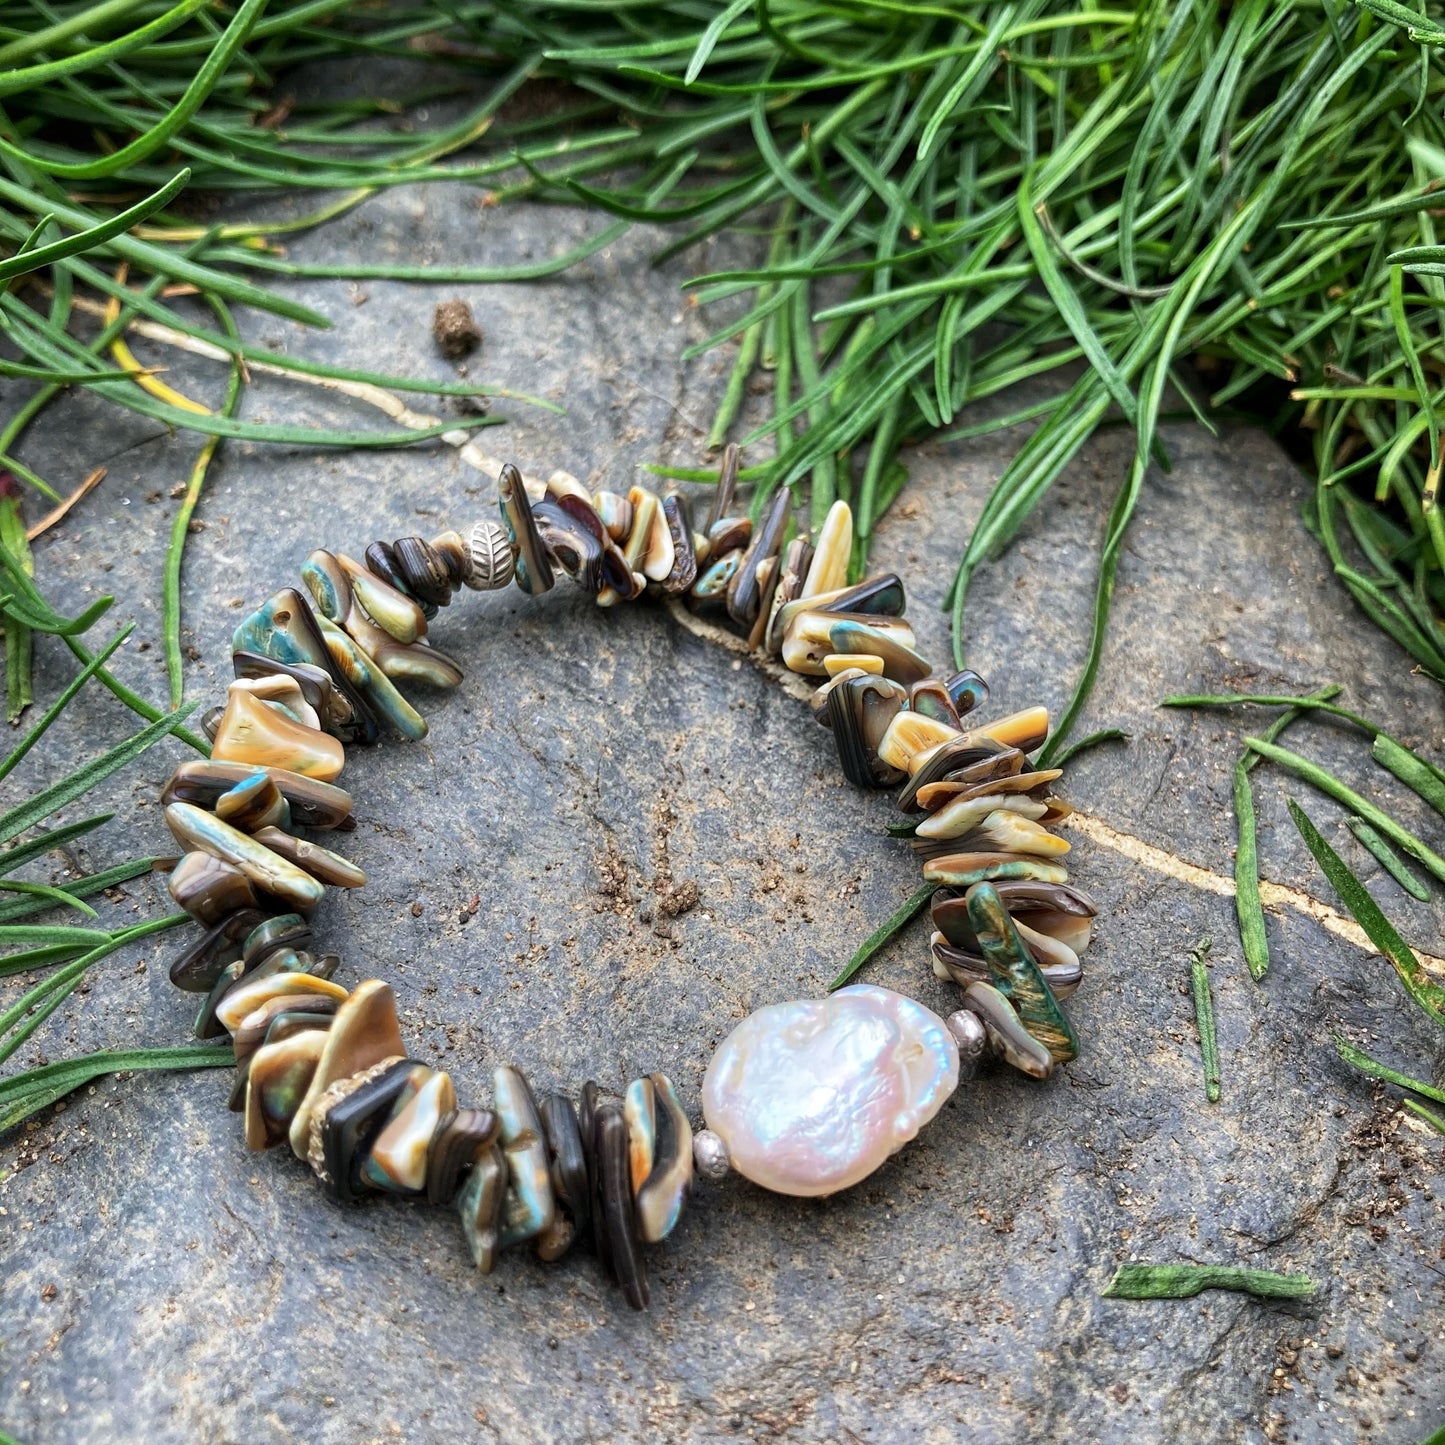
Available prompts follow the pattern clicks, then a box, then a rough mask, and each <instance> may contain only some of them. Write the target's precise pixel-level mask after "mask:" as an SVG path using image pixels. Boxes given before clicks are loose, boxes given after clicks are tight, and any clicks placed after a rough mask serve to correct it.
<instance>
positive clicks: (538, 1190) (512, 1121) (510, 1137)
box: [492, 1066, 557, 1249]
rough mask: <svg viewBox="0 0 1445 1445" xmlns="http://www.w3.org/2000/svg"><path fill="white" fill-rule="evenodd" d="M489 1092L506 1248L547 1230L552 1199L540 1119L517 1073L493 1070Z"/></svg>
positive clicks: (553, 1209)
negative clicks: (503, 1176)
mask: <svg viewBox="0 0 1445 1445" xmlns="http://www.w3.org/2000/svg"><path fill="white" fill-rule="evenodd" d="M492 1093H493V1098H494V1106H495V1108H496V1111H497V1117H498V1119H500V1120H501V1124H502V1153H503V1154H504V1155H505V1157H506V1160H507V1172H508V1175H509V1183H508V1186H507V1198H506V1204H505V1207H504V1209H503V1212H502V1232H501V1247H502V1248H503V1249H506V1248H507V1246H508V1245H512V1244H519V1243H521V1242H522V1241H523V1240H526V1239H534V1238H536V1236H537V1235H539V1234H542V1233H543V1232H544V1231H545V1230H547V1229H548V1228H549V1227H550V1226H551V1224H552V1221H553V1220H554V1219H555V1218H556V1214H557V1199H556V1196H555V1195H554V1194H553V1192H552V1175H551V1167H550V1164H551V1161H550V1160H549V1159H548V1157H547V1138H546V1134H545V1132H544V1130H543V1128H542V1117H541V1115H540V1114H539V1113H538V1111H537V1101H536V1100H535V1099H534V1098H533V1097H532V1090H531V1089H530V1088H529V1087H528V1085H527V1080H526V1078H525V1077H524V1076H523V1074H522V1071H521V1070H520V1069H516V1068H512V1067H510V1066H504V1067H502V1068H499V1069H497V1070H496V1071H495V1072H494V1073H493V1075H492Z"/></svg>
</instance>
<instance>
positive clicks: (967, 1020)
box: [948, 1008, 988, 1081]
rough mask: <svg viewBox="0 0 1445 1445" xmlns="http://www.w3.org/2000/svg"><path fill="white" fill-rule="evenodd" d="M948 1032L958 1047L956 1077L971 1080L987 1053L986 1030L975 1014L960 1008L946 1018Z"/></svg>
mask: <svg viewBox="0 0 1445 1445" xmlns="http://www.w3.org/2000/svg"><path fill="white" fill-rule="evenodd" d="M948 1031H949V1033H950V1034H952V1035H953V1040H954V1042H955V1043H956V1044H957V1045H958V1077H959V1080H960V1081H962V1080H964V1079H971V1078H973V1076H974V1075H975V1074H976V1073H977V1072H978V1066H979V1063H980V1061H981V1060H982V1059H983V1056H984V1054H985V1053H987V1052H988V1030H987V1029H986V1028H985V1027H984V1024H983V1020H982V1019H981V1018H979V1016H978V1015H977V1014H976V1013H972V1012H970V1011H969V1010H968V1009H966V1008H961V1009H959V1010H958V1012H957V1013H951V1014H949V1016H948Z"/></svg>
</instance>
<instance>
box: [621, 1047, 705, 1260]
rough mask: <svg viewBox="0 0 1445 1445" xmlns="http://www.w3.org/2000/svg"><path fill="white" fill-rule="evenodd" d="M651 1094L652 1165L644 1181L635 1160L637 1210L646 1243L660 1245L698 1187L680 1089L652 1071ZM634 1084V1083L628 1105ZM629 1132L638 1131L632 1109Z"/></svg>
mask: <svg viewBox="0 0 1445 1445" xmlns="http://www.w3.org/2000/svg"><path fill="white" fill-rule="evenodd" d="M636 1082H638V1083H646V1084H647V1086H648V1089H647V1093H646V1095H645V1096H644V1098H645V1107H646V1108H647V1113H648V1120H647V1127H648V1130H649V1140H648V1142H649V1145H650V1148H649V1151H648V1154H649V1158H648V1169H647V1171H646V1173H644V1174H643V1175H642V1177H641V1179H640V1180H639V1179H638V1176H637V1171H636V1161H637V1154H636V1152H635V1151H634V1152H633V1153H632V1155H631V1162H632V1164H633V1181H632V1192H633V1196H634V1199H635V1202H636V1208H637V1232H638V1234H639V1235H640V1236H641V1237H642V1240H643V1242H644V1243H645V1244H657V1243H658V1242H660V1241H661V1240H664V1239H666V1238H667V1236H668V1235H669V1234H671V1233H672V1231H673V1229H674V1228H675V1227H676V1225H677V1222H678V1220H679V1219H681V1218H682V1210H683V1206H684V1205H685V1204H686V1202H687V1196H688V1194H689V1192H690V1191H691V1189H692V1165H693V1159H692V1125H691V1124H690V1123H689V1122H688V1118H687V1113H686V1111H685V1110H684V1109H683V1107H682V1102H681V1100H679V1099H678V1097H677V1090H676V1089H674V1088H673V1086H672V1082H671V1080H670V1079H668V1077H667V1076H666V1075H665V1074H649V1075H648V1077H647V1078H646V1079H645V1080H638V1081H636ZM632 1090H633V1086H631V1085H629V1086H628V1091H627V1098H628V1104H629V1105H630V1104H631V1101H632ZM625 1112H626V1114H627V1124H628V1131H629V1133H631V1130H632V1118H631V1112H630V1109H629V1110H626V1111H625Z"/></svg>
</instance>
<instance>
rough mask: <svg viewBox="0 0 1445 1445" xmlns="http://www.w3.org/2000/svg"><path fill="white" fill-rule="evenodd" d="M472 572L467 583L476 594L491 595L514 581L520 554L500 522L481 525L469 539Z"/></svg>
mask: <svg viewBox="0 0 1445 1445" xmlns="http://www.w3.org/2000/svg"><path fill="white" fill-rule="evenodd" d="M467 557H468V560H469V561H470V563H471V571H470V572H469V573H468V574H467V577H466V579H465V580H466V584H467V586H468V587H470V588H472V589H473V590H474V591H476V592H491V591H494V590H495V589H496V588H498V587H505V586H506V585H507V583H508V582H510V581H511V580H512V569H513V567H514V565H515V561H516V552H515V551H514V549H513V547H512V543H511V540H510V539H509V538H508V536H507V529H506V528H505V527H503V526H502V525H501V523H499V522H478V523H477V524H476V526H475V527H473V528H472V530H471V533H470V534H469V535H468V537H467Z"/></svg>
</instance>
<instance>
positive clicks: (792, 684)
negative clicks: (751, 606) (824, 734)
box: [667, 597, 1445, 978]
mask: <svg viewBox="0 0 1445 1445" xmlns="http://www.w3.org/2000/svg"><path fill="white" fill-rule="evenodd" d="M667 610H668V612H669V613H670V614H671V616H672V618H673V620H674V621H675V622H677V623H678V624H679V625H680V626H681V627H683V628H685V629H686V630H687V631H688V632H690V633H692V634H693V636H694V637H701V638H703V639H704V640H705V641H707V642H712V643H716V644H717V645H718V646H719V647H722V648H725V649H726V650H727V651H728V652H733V653H736V654H737V655H738V656H740V657H746V658H748V660H749V661H751V662H752V663H753V664H754V665H755V666H756V667H757V668H758V669H759V670H760V671H761V672H763V673H765V674H766V675H767V676H768V677H770V678H772V679H773V681H774V682H776V683H777V684H778V685H779V686H780V687H781V688H782V689H783V691H784V692H786V693H787V694H788V695H789V696H790V697H795V698H797V699H798V700H799V701H800V702H807V701H809V700H810V699H811V697H812V695H813V691H814V686H815V685H814V684H810V683H809V682H808V680H807V679H806V678H803V677H800V676H798V674H797V673H795V672H790V671H789V670H788V669H787V668H786V667H784V666H783V664H782V663H780V662H775V661H774V660H773V659H772V658H770V657H763V656H761V655H760V654H759V653H757V652H755V651H753V650H752V649H750V648H749V647H748V645H747V642H746V641H745V640H744V639H743V638H741V637H738V636H736V635H735V634H734V633H731V632H729V631H728V630H727V629H726V628H724V627H719V626H718V625H717V624H716V623H712V622H708V621H707V620H706V619H704V618H701V617H696V616H694V615H693V614H692V613H691V612H689V611H688V610H687V609H686V608H685V607H684V606H683V605H682V603H681V602H679V601H678V600H677V599H676V598H675V597H669V598H668V599H667ZM1068 823H1069V826H1071V827H1074V828H1077V829H1078V830H1079V832H1081V833H1082V834H1083V835H1084V836H1085V837H1086V838H1088V839H1089V840H1090V841H1091V842H1094V843H1097V844H1099V845H1100V847H1103V848H1108V849H1110V850H1111V851H1112V852H1115V853H1120V854H1122V855H1123V856H1124V857H1125V858H1128V859H1129V860H1130V862H1133V863H1138V864H1139V865H1141V866H1142V867H1144V868H1149V869H1152V870H1153V871H1154V872H1156V873H1163V874H1165V875H1166V876H1167V877H1170V878H1173V879H1175V880H1176V881H1177V882H1180V883H1184V884H1187V885H1188V886H1189V887H1191V888H1197V889H1199V890H1200V891H1201V892H1203V893H1213V894H1216V895H1218V896H1219V897H1221V898H1233V897H1234V879H1233V878H1227V877H1225V876H1224V874H1222V873H1211V872H1210V871H1209V869H1207V868H1201V867H1200V866H1199V865H1198V864H1197V863H1190V862H1188V861H1187V860H1186V859H1183V858H1180V857H1178V856H1177V855H1176V854H1174V853H1170V852H1168V851H1167V850H1166V849H1164V848H1159V847H1156V846H1155V845H1154V844H1153V843H1146V842H1145V841H1144V840H1143V839H1142V838H1136V837H1134V835H1133V834H1132V833H1123V832H1120V831H1119V829H1117V828H1114V827H1112V826H1111V825H1110V824H1108V823H1106V822H1104V820H1103V819H1102V818H1096V817H1094V816H1092V815H1091V814H1089V813H1078V812H1075V813H1071V814H1070V815H1069V818H1068ZM1259 896H1260V901H1261V902H1262V903H1263V904H1264V905H1265V907H1267V908H1275V909H1279V908H1293V909H1294V910H1295V912H1297V913H1303V914H1304V915H1305V916H1306V917H1308V918H1312V919H1314V921H1315V922H1316V923H1318V924H1319V925H1320V926H1321V927H1322V928H1324V929H1326V930H1327V931H1328V932H1330V933H1333V934H1334V935H1335V936H1336V937H1337V938H1342V939H1344V940H1345V942H1346V943H1351V944H1353V945H1354V946H1355V947H1356V948H1358V949H1362V950H1363V951H1364V952H1365V953H1378V952H1379V950H1378V949H1377V948H1376V947H1375V945H1374V944H1373V943H1371V942H1370V939H1369V935H1368V934H1366V932H1365V930H1364V929H1363V928H1361V927H1360V925H1359V924H1358V923H1356V922H1355V921H1354V919H1353V918H1346V917H1345V916H1344V914H1342V913H1338V912H1336V911H1335V909H1333V908H1331V907H1330V906H1329V904H1328V903H1321V902H1320V900H1319V899H1318V898H1312V897H1311V896H1310V895H1309V894H1308V893H1304V892H1301V891H1300V890H1299V889H1298V888H1290V887H1288V886H1287V885H1285V884H1283V883H1271V882H1269V881H1268V880H1267V879H1265V878H1261V879H1260V880H1259ZM1414 953H1415V957H1416V958H1417V959H1419V960H1420V965H1421V967H1422V968H1424V969H1425V970H1426V971H1427V972H1429V973H1433V974H1435V975H1436V976H1437V977H1439V978H1445V958H1436V957H1435V956H1434V955H1433V954H1429V953H1421V952H1420V950H1419V949H1415V950H1414Z"/></svg>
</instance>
